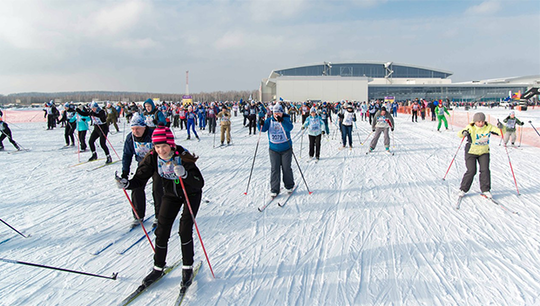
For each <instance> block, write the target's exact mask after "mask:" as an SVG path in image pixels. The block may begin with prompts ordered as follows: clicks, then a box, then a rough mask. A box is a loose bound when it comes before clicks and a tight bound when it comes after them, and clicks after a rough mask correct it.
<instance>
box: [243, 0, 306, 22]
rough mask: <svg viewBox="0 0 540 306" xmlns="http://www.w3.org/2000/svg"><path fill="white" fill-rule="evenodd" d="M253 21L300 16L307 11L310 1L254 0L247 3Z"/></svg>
mask: <svg viewBox="0 0 540 306" xmlns="http://www.w3.org/2000/svg"><path fill="white" fill-rule="evenodd" d="M247 4H248V11H249V15H247V16H249V17H250V18H251V20H252V21H256V22H262V21H268V20H271V19H275V20H282V19H286V18H291V17H294V16H298V15H300V14H301V13H302V12H303V11H305V10H307V7H309V5H310V3H309V1H308V0H252V1H247Z"/></svg>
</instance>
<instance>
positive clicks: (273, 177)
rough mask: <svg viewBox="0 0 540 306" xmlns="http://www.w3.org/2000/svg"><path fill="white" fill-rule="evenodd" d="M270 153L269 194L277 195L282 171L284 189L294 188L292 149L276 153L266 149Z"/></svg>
mask: <svg viewBox="0 0 540 306" xmlns="http://www.w3.org/2000/svg"><path fill="white" fill-rule="evenodd" d="M268 152H269V153H270V154H269V155H270V192H275V193H279V191H280V189H281V188H280V184H281V172H282V171H283V184H284V185H285V188H287V189H291V188H293V187H294V176H293V171H292V167H291V162H292V149H289V150H287V151H284V152H277V151H273V150H271V149H268Z"/></svg>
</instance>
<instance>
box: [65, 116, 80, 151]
mask: <svg viewBox="0 0 540 306" xmlns="http://www.w3.org/2000/svg"><path fill="white" fill-rule="evenodd" d="M76 126H77V123H75V122H68V123H66V127H65V129H64V138H65V139H66V146H69V145H70V142H69V141H70V140H71V144H73V145H75V136H73V133H75V127H76Z"/></svg>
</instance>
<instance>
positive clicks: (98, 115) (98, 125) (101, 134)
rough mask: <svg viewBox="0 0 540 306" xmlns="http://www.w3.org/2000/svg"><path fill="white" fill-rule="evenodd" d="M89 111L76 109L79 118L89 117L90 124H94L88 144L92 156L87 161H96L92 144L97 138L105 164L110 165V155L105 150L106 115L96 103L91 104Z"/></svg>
mask: <svg viewBox="0 0 540 306" xmlns="http://www.w3.org/2000/svg"><path fill="white" fill-rule="evenodd" d="M90 109H91V111H89V112H88V111H83V110H80V109H78V108H77V113H78V114H79V115H81V116H90V118H91V119H92V122H93V123H94V130H93V131H92V134H90V139H88V143H89V144H90V151H92V156H91V157H90V159H88V161H93V160H96V159H97V152H96V145H95V144H94V143H95V142H96V140H97V139H98V138H99V144H100V146H101V148H102V149H103V152H105V155H106V156H107V161H106V162H105V163H106V164H110V163H112V159H111V155H109V148H107V133H109V127H108V126H107V123H106V122H107V113H106V112H105V111H104V110H103V109H101V108H100V107H99V105H98V104H97V102H95V101H94V102H92V103H91V104H90Z"/></svg>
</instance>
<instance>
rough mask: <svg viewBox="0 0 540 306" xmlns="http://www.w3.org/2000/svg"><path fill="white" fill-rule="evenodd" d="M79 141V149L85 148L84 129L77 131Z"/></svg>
mask: <svg viewBox="0 0 540 306" xmlns="http://www.w3.org/2000/svg"><path fill="white" fill-rule="evenodd" d="M79 143H80V144H81V150H82V151H85V150H86V130H85V131H79Z"/></svg>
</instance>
